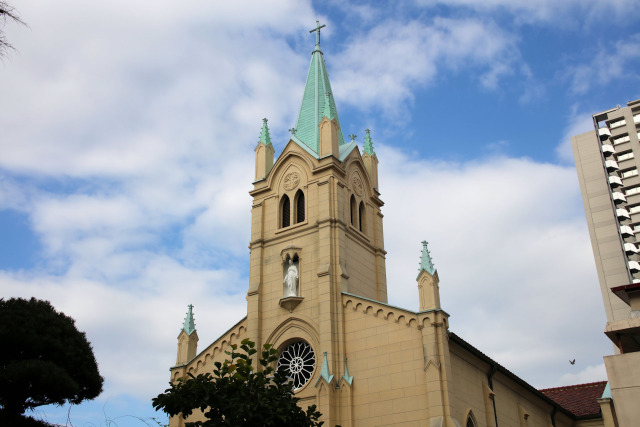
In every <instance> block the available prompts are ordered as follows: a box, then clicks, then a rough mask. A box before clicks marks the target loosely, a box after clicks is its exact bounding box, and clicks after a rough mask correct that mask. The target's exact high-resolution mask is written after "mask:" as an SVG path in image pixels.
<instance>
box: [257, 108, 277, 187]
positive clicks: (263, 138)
mask: <svg viewBox="0 0 640 427" xmlns="http://www.w3.org/2000/svg"><path fill="white" fill-rule="evenodd" d="M255 152H256V177H255V180H256V181H259V180H261V179H264V177H266V176H267V174H268V173H269V171H271V168H272V167H273V156H274V150H273V144H271V135H270V134H269V127H268V126H267V119H262V130H261V131H260V140H259V141H258V145H257V146H256V149H255Z"/></svg>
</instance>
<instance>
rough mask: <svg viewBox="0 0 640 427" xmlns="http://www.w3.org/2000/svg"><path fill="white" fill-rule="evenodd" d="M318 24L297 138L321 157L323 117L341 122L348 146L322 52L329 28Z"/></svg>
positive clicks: (297, 125)
mask: <svg viewBox="0 0 640 427" xmlns="http://www.w3.org/2000/svg"><path fill="white" fill-rule="evenodd" d="M316 23H317V24H318V26H317V27H316V28H314V29H313V30H311V31H310V32H311V33H313V32H316V46H315V49H314V50H313V52H312V53H311V65H310V66H309V74H307V83H306V85H305V88H304V94H303V96H302V104H301V105H300V112H299V114H298V122H297V124H296V127H295V133H293V135H294V136H295V138H297V140H298V141H299V142H301V143H303V144H304V145H306V146H307V147H308V148H310V149H311V151H312V152H314V153H316V154H318V152H319V147H320V135H319V129H318V125H319V124H320V122H321V121H322V118H323V117H327V118H328V119H329V120H332V119H334V118H335V119H336V121H337V122H338V128H339V130H338V141H339V145H343V144H344V137H343V136H342V128H341V126H340V119H339V118H338V110H337V109H336V103H335V101H334V99H333V92H332V91H331V84H330V83H329V74H328V73H327V67H326V65H325V63H324V59H323V55H322V51H321V50H320V29H321V28H324V27H325V25H320V22H318V21H316Z"/></svg>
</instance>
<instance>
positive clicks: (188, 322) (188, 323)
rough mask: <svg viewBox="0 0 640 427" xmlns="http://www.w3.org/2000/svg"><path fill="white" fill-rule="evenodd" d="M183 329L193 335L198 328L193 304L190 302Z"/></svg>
mask: <svg viewBox="0 0 640 427" xmlns="http://www.w3.org/2000/svg"><path fill="white" fill-rule="evenodd" d="M182 330H183V331H185V332H186V333H187V335H191V334H192V333H193V332H194V331H195V330H196V322H195V321H194V320H193V305H192V304H189V311H187V317H185V318H184V325H183V326H182Z"/></svg>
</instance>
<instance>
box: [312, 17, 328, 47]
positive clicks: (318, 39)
mask: <svg viewBox="0 0 640 427" xmlns="http://www.w3.org/2000/svg"><path fill="white" fill-rule="evenodd" d="M324 27H326V25H325V24H322V25H320V21H316V28H314V29H313V30H309V33H313V32H315V33H316V49H317V50H320V28H324Z"/></svg>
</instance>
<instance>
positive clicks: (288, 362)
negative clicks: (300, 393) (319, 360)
mask: <svg viewBox="0 0 640 427" xmlns="http://www.w3.org/2000/svg"><path fill="white" fill-rule="evenodd" d="M315 366H316V355H315V353H314V352H313V349H312V348H311V346H310V345H309V344H307V343H306V342H304V341H298V342H294V343H293V344H291V345H289V346H287V347H286V348H285V349H284V350H283V351H282V353H281V354H280V357H279V358H278V369H283V370H284V371H285V372H286V373H287V376H288V377H289V378H291V381H293V388H294V390H297V389H300V388H302V386H304V385H305V384H306V383H307V382H308V381H309V380H310V379H311V375H313V369H314V368H315Z"/></svg>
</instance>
